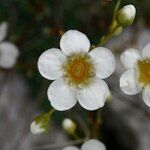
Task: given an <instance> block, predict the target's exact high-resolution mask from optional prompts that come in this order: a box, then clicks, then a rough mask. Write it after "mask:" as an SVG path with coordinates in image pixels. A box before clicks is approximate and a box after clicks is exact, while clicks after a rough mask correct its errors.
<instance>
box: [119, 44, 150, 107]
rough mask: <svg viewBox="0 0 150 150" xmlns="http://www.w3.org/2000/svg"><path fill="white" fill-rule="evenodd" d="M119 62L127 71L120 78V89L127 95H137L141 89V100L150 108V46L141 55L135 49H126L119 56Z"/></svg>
mask: <svg viewBox="0 0 150 150" xmlns="http://www.w3.org/2000/svg"><path fill="white" fill-rule="evenodd" d="M121 61H122V63H123V65H124V67H125V68H126V69H127V71H126V72H125V73H123V75H122V76H121V78H120V88H121V90H122V91H123V92H124V93H126V94H128V95H135V94H137V93H139V92H140V91H141V90H142V88H143V89H144V90H143V95H142V97H143V100H144V102H145V104H146V105H148V106H150V44H148V45H146V46H145V47H144V49H143V50H142V52H141V54H140V52H139V51H138V50H136V49H128V50H126V51H125V52H123V53H122V55H121Z"/></svg>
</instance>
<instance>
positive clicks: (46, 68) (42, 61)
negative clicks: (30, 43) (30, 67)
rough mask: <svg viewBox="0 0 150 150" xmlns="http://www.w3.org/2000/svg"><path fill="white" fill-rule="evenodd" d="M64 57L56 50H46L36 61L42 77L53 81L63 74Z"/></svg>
mask: <svg viewBox="0 0 150 150" xmlns="http://www.w3.org/2000/svg"><path fill="white" fill-rule="evenodd" d="M65 60H66V56H65V55H63V53H62V52H61V51H60V50H59V49H56V48H52V49H48V50H47V51H45V52H43V53H42V54H41V56H40V57H39V60H38V69H39V72H40V73H41V75H42V76H43V77H45V78H46V79H49V80H54V79H56V78H58V77H61V76H62V74H63V71H62V63H63V62H65Z"/></svg>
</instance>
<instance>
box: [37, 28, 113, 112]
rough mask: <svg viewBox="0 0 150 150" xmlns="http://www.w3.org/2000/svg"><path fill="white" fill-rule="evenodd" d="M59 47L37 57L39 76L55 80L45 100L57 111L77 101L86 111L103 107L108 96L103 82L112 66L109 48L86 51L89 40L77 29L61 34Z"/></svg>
mask: <svg viewBox="0 0 150 150" xmlns="http://www.w3.org/2000/svg"><path fill="white" fill-rule="evenodd" d="M60 47H61V50H62V51H61V50H60V49H57V48H51V49H48V50H47V51H45V52H44V53H42V55H41V56H40V57H39V60H38V69H39V72H40V73H41V75H42V76H43V77H45V78H47V79H49V80H55V81H54V82H53V83H52V84H51V85H50V86H49V88H48V92H47V94H48V99H49V100H50V103H51V105H52V106H53V107H54V108H55V109H56V110H59V111H64V110H68V109H70V108H72V107H73V106H74V105H75V104H76V102H77V101H78V102H79V103H80V105H81V106H82V107H83V108H85V109H87V110H96V109H98V108H100V107H102V106H103V105H104V103H105V101H106V99H107V97H108V96H109V95H110V91H109V88H108V86H107V84H106V82H105V81H104V80H102V79H104V78H107V77H108V76H110V75H111V74H112V73H113V72H114V69H115V58H114V56H113V54H112V53H111V51H110V50H108V49H107V48H104V47H97V48H95V49H93V50H92V51H90V52H89V50H90V41H89V39H88V38H87V36H86V35H85V34H83V33H81V32H79V31H77V30H69V31H67V32H66V33H64V35H63V36H62V37H61V40H60Z"/></svg>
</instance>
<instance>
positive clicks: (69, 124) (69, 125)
mask: <svg viewBox="0 0 150 150" xmlns="http://www.w3.org/2000/svg"><path fill="white" fill-rule="evenodd" d="M62 127H63V129H64V131H66V132H67V133H68V134H74V133H75V130H76V128H77V126H76V124H75V123H74V121H72V120H71V119H69V118H66V119H64V120H63V122H62Z"/></svg>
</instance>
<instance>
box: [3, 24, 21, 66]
mask: <svg viewBox="0 0 150 150" xmlns="http://www.w3.org/2000/svg"><path fill="white" fill-rule="evenodd" d="M7 26H8V25H7V23H6V22H3V23H2V24H1V25H0V67H1V68H4V69H9V68H11V67H13V66H14V65H15V63H16V61H17V58H18V56H19V50H18V48H17V47H16V46H15V45H14V44H13V43H11V42H6V41H3V40H4V39H5V38H6V35H7Z"/></svg>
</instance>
